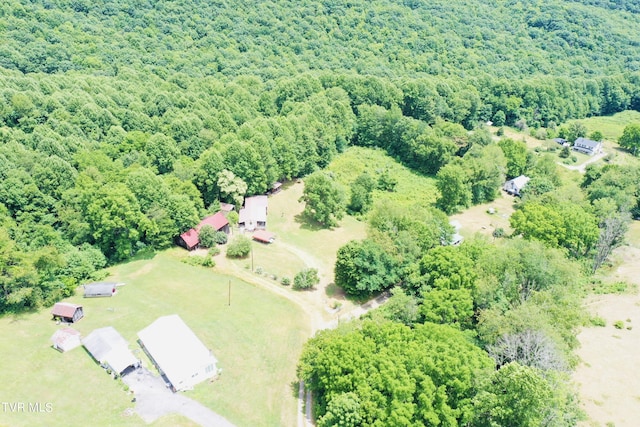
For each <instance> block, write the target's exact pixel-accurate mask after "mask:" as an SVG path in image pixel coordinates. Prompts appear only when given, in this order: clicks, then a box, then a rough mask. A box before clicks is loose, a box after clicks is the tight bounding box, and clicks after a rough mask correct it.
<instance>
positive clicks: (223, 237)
mask: <svg viewBox="0 0 640 427" xmlns="http://www.w3.org/2000/svg"><path fill="white" fill-rule="evenodd" d="M228 238H229V236H227V233H225V232H224V231H216V232H215V234H214V235H213V241H214V242H216V243H217V244H219V245H224V244H225V243H227V240H228Z"/></svg>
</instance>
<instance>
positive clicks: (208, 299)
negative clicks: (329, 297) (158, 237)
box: [0, 249, 309, 426]
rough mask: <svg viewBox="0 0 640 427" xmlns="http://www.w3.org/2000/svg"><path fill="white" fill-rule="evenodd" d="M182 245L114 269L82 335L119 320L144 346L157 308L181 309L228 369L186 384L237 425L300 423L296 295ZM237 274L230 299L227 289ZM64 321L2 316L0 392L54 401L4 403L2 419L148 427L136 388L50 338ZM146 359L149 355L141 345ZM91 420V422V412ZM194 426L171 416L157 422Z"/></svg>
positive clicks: (301, 324) (89, 306)
mask: <svg viewBox="0 0 640 427" xmlns="http://www.w3.org/2000/svg"><path fill="white" fill-rule="evenodd" d="M181 254H182V252H181V250H179V249H173V250H170V251H167V252H163V253H160V254H157V255H156V256H155V257H153V258H152V259H149V260H139V261H133V262H130V263H126V264H122V265H120V266H117V267H114V268H112V269H111V270H110V271H111V272H112V276H111V279H113V280H117V281H123V282H125V283H126V285H125V286H124V287H122V288H121V289H120V292H119V294H118V295H116V296H115V297H113V298H98V299H87V300H85V299H83V298H82V297H81V296H80V294H79V295H78V296H76V297H73V298H69V301H71V302H76V303H78V302H79V303H82V304H83V306H84V308H85V313H86V317H85V318H84V319H82V320H81V321H80V322H78V323H77V325H76V326H75V327H76V328H77V329H78V330H79V331H80V332H81V333H82V334H83V335H86V334H88V333H89V332H91V331H92V330H93V329H94V328H98V327H103V326H109V325H111V326H114V327H115V328H116V329H117V330H118V331H119V332H120V333H121V334H122V335H123V336H124V337H125V339H127V340H128V341H129V344H130V348H132V349H139V347H138V345H137V344H136V339H137V336H136V333H137V332H138V331H139V330H140V329H142V328H144V327H145V326H147V325H148V324H150V323H151V322H152V321H154V320H155V319H156V318H157V317H158V316H162V315H167V314H174V313H176V314H179V315H180V316H181V317H182V318H183V319H184V321H185V322H186V323H187V324H188V325H189V326H190V327H191V328H192V329H193V331H194V332H195V333H196V335H197V336H198V337H200V339H201V340H202V341H203V342H204V343H205V345H206V346H207V347H208V348H210V349H211V350H212V351H213V353H214V354H215V356H216V357H217V358H218V360H219V367H221V368H222V369H223V374H222V375H221V377H220V379H219V380H218V381H216V382H213V383H202V384H200V385H198V386H197V387H196V388H195V390H193V391H189V392H187V393H186V395H187V396H189V397H192V398H194V399H196V400H198V401H200V402H201V403H203V404H205V405H206V406H208V407H210V408H211V409H213V410H214V411H216V412H218V413H220V414H221V415H223V416H225V417H227V418H228V419H229V420H230V421H232V422H233V423H235V424H236V425H238V426H274V425H294V424H295V419H296V400H295V394H294V392H293V391H292V389H291V386H290V385H291V383H292V382H293V381H294V380H295V379H296V375H295V366H296V363H297V360H298V356H299V354H300V351H301V348H302V344H303V343H304V341H305V340H306V338H307V337H308V334H309V330H308V327H307V326H306V325H307V324H308V321H307V319H306V316H305V315H304V313H302V312H301V310H300V309H299V308H298V306H296V305H295V304H293V303H291V302H289V301H288V300H286V299H283V298H281V297H278V296H275V295H274V294H272V293H270V292H268V291H266V290H263V289H261V288H258V287H255V286H252V285H249V284H247V283H245V282H242V281H240V280H238V279H235V278H229V277H227V276H221V275H218V274H216V273H214V271H213V270H210V269H204V268H199V267H193V266H189V265H186V264H184V263H181V262H180V261H179V260H178V258H179V256H180V255H181ZM229 281H230V282H231V306H228V289H229ZM57 328H59V326H57V325H56V324H55V322H53V321H51V319H50V314H49V309H45V310H42V311H41V312H39V313H29V314H24V315H19V316H5V317H2V318H0V336H2V340H0V355H2V357H1V359H0V382H1V383H2V387H1V388H0V390H1V391H0V401H3V402H43V403H45V402H51V403H52V406H53V411H51V412H50V413H41V414H37V413H36V414H34V413H17V412H16V413H10V412H7V411H2V408H0V425H2V424H7V425H11V426H34V425H47V426H58V425H60V426H62V425H65V426H67V425H86V424H87V423H89V424H91V425H97V426H106V425H114V426H115V425H118V426H120V425H123V426H141V425H145V424H144V422H143V421H142V420H141V419H140V418H139V417H138V416H137V415H135V414H133V415H131V414H127V412H126V410H127V409H128V408H132V407H133V404H132V403H131V398H132V396H131V395H130V394H127V393H126V392H125V391H124V388H123V386H122V384H121V383H120V382H119V381H114V380H112V379H111V378H110V377H109V376H108V375H107V374H106V373H105V372H104V371H103V370H102V369H101V368H100V367H99V366H97V365H96V364H95V363H94V362H93V360H92V359H91V357H90V356H89V355H88V354H87V353H86V352H85V351H84V349H83V348H76V349H74V350H72V351H71V352H68V353H65V354H60V353H58V352H57V351H55V350H53V349H52V348H51V344H50V341H49V338H50V337H51V335H52V334H53V332H54V331H55V330H56V329H57ZM138 354H140V357H141V358H143V361H144V363H145V364H146V365H147V366H149V365H150V363H149V361H148V359H146V358H145V356H144V355H143V353H142V352H141V351H139V350H138ZM88 420H90V421H88ZM175 425H187V426H189V425H192V423H191V422H190V421H189V420H184V419H182V418H181V417H179V416H176V415H172V416H167V417H165V418H163V419H160V420H158V421H156V422H155V423H154V424H153V426H175Z"/></svg>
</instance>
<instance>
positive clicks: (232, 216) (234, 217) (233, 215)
mask: <svg viewBox="0 0 640 427" xmlns="http://www.w3.org/2000/svg"><path fill="white" fill-rule="evenodd" d="M238 219H239V217H238V212H236V211H231V212H229V213H228V214H227V221H229V224H231V225H236V224H237V223H238Z"/></svg>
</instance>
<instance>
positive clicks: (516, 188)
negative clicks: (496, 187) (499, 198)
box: [502, 175, 531, 196]
mask: <svg viewBox="0 0 640 427" xmlns="http://www.w3.org/2000/svg"><path fill="white" fill-rule="evenodd" d="M530 180H531V178H529V177H528V176H525V175H520V176H519V177H517V178H513V179H510V180H509V181H507V182H505V183H504V186H503V187H502V188H503V189H504V191H506V192H507V193H509V194H511V195H513V196H520V192H521V191H522V189H523V188H524V187H526V185H527V183H528V182H529V181H530Z"/></svg>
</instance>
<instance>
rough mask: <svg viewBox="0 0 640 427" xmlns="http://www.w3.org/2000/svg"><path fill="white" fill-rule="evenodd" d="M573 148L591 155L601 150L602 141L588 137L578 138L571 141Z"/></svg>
mask: <svg viewBox="0 0 640 427" xmlns="http://www.w3.org/2000/svg"><path fill="white" fill-rule="evenodd" d="M573 149H574V150H575V151H579V152H581V153H584V154H588V155H590V156H593V155H594V154H598V153H599V152H600V151H602V142H600V141H592V140H590V139H588V138H578V139H576V140H575V142H574V143H573Z"/></svg>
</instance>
